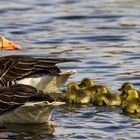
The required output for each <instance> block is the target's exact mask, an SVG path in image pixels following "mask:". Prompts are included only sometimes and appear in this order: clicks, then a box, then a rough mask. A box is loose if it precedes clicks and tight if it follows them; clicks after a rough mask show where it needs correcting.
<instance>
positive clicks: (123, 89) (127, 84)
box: [120, 82, 135, 98]
mask: <svg viewBox="0 0 140 140" xmlns="http://www.w3.org/2000/svg"><path fill="white" fill-rule="evenodd" d="M133 89H135V88H134V85H133V84H132V83H130V82H125V83H123V84H122V87H121V88H120V91H121V93H120V96H122V98H125V96H126V95H127V91H128V90H133Z"/></svg>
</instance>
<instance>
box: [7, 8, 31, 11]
mask: <svg viewBox="0 0 140 140" xmlns="http://www.w3.org/2000/svg"><path fill="white" fill-rule="evenodd" d="M32 9H33V8H32V7H28V8H21V7H20V8H8V9H6V10H7V11H8V12H10V11H21V12H27V11H29V10H32Z"/></svg>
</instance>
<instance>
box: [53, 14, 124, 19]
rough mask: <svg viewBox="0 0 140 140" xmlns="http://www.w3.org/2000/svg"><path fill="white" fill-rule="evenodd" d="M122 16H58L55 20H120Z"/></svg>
mask: <svg viewBox="0 0 140 140" xmlns="http://www.w3.org/2000/svg"><path fill="white" fill-rule="evenodd" d="M121 17H123V16H122V15H94V16H93V15H69V16H59V17H55V19H61V20H62V19H63V20H80V19H107V18H121Z"/></svg>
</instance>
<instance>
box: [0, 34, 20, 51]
mask: <svg viewBox="0 0 140 140" xmlns="http://www.w3.org/2000/svg"><path fill="white" fill-rule="evenodd" d="M20 48H21V47H20V45H18V44H15V43H13V42H11V41H9V40H7V39H6V38H4V37H3V36H2V35H0V50H17V49H20Z"/></svg>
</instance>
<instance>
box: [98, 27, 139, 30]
mask: <svg viewBox="0 0 140 140" xmlns="http://www.w3.org/2000/svg"><path fill="white" fill-rule="evenodd" d="M97 29H99V30H121V31H122V30H138V29H140V28H138V27H137V28H136V27H117V26H116V27H114V26H112V27H97Z"/></svg>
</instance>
